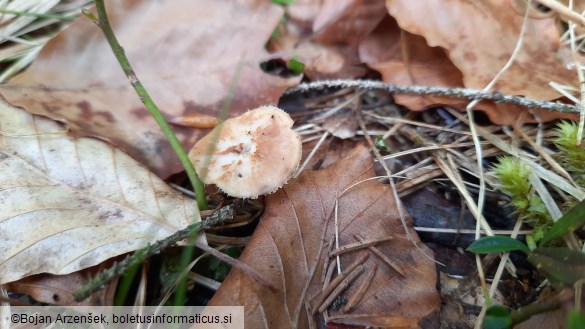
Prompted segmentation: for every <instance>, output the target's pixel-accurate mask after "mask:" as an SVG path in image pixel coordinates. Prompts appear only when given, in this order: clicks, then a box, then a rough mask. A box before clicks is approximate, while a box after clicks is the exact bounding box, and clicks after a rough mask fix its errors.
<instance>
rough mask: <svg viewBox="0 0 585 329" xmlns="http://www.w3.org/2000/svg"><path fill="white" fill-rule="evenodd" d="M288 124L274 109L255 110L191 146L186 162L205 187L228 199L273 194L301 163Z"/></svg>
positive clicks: (297, 143) (290, 123) (284, 115)
mask: <svg viewBox="0 0 585 329" xmlns="http://www.w3.org/2000/svg"><path fill="white" fill-rule="evenodd" d="M293 123H294V122H293V120H292V119H291V118H290V116H289V115H288V114H287V113H286V112H284V111H283V110H281V109H279V108H277V107H274V106H262V107H259V108H257V109H254V110H251V111H249V112H246V113H244V114H242V115H240V116H239V117H235V118H231V119H228V120H226V121H225V122H224V123H223V125H222V126H218V127H216V128H215V129H213V130H212V131H211V132H210V133H209V134H207V136H205V137H203V138H202V139H201V140H199V141H198V142H197V144H195V146H194V147H193V148H192V149H191V151H190V152H189V158H190V159H191V161H192V162H193V165H194V166H195V169H196V170H197V173H199V175H200V176H201V177H202V179H203V181H204V182H205V183H206V184H215V185H217V186H218V187H219V188H220V189H222V190H223V191H224V192H225V193H227V194H228V195H231V196H234V197H240V198H256V197H258V196H259V195H262V194H268V193H272V192H274V191H276V190H277V189H279V188H280V187H281V186H283V185H284V184H285V183H286V182H287V181H288V179H289V178H290V177H291V176H292V175H293V174H294V172H295V170H296V169H297V167H298V165H299V162H300V160H301V147H302V143H301V138H300V136H299V135H298V134H297V133H295V132H294V131H293V130H292V129H291V128H292V126H293ZM218 129H221V132H220V134H219V137H216V134H217V133H216V131H217V130H218ZM214 138H217V141H214ZM214 142H216V143H215V151H214V152H213V155H212V156H209V151H210V149H211V143H214Z"/></svg>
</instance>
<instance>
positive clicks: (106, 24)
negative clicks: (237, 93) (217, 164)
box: [84, 0, 207, 210]
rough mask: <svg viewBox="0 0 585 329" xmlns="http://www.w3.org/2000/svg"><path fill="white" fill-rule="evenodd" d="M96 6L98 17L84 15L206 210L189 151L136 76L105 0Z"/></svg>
mask: <svg viewBox="0 0 585 329" xmlns="http://www.w3.org/2000/svg"><path fill="white" fill-rule="evenodd" d="M95 7H96V9H97V15H98V16H97V18H96V17H95V16H93V15H92V14H91V13H89V12H86V11H84V15H85V16H86V17H88V18H90V19H92V20H93V22H94V23H96V24H97V26H99V28H100V29H101V30H102V32H103V33H104V36H105V37H106V40H107V41H108V44H109V45H110V47H111V48H112V52H113V53H114V56H116V59H117V60H118V63H119V64H120V67H121V68H122V71H124V73H125V74H126V77H128V80H129V81H130V84H131V85H132V87H134V90H135V91H136V94H137V95H138V97H139V98H140V101H141V102H142V103H143V104H144V106H145V107H146V109H147V110H148V112H150V114H151V115H152V117H153V118H154V120H155V121H156V123H158V125H159V126H160V129H161V130H162V132H163V133H164V135H165V137H166V138H167V140H168V141H169V143H170V144H171V146H172V148H173V150H174V151H175V152H176V153H177V156H178V157H179V159H180V160H181V163H182V164H183V167H185V171H186V172H187V176H189V180H190V181H191V184H192V185H193V189H194V190H195V193H196V198H197V206H198V207H199V209H200V210H206V209H207V200H206V198H205V187H204V185H203V182H202V181H201V180H200V179H199V177H198V176H197V173H196V172H195V168H194V167H193V164H192V163H191V160H189V157H188V156H187V153H186V152H185V150H184V149H183V146H182V145H181V142H179V139H178V138H177V136H176V135H175V133H174V132H173V129H172V128H171V126H170V125H169V124H168V122H167V121H166V120H165V118H164V116H163V115H162V113H161V112H160V110H159V109H158V106H157V105H156V104H155V102H154V101H153V100H152V98H151V97H150V94H149V93H148V91H147V90H146V88H145V87H144V86H143V85H142V82H140V80H138V77H137V76H136V73H135V72H134V69H133V68H132V65H130V61H129V60H128V57H126V53H125V51H124V48H122V46H121V45H120V43H119V42H118V39H117V38H116V35H114V31H113V30H112V26H111V25H110V21H109V19H108V16H107V14H106V6H105V5H104V1H103V0H96V1H95Z"/></svg>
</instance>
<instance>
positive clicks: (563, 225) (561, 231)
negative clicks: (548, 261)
mask: <svg viewBox="0 0 585 329" xmlns="http://www.w3.org/2000/svg"><path fill="white" fill-rule="evenodd" d="M583 225H585V200H582V201H581V202H579V203H578V204H576V205H575V206H574V207H573V208H571V209H569V211H567V212H566V213H565V214H564V215H563V216H562V217H561V218H559V220H558V221H557V222H556V223H554V224H553V226H552V227H551V228H550V229H549V230H548V232H546V234H545V235H544V237H543V238H542V240H541V241H540V244H541V245H544V244H545V243H547V242H549V241H551V240H554V239H558V238H560V237H562V236H564V235H565V234H567V233H570V232H573V231H574V230H576V229H578V228H579V227H581V226H583Z"/></svg>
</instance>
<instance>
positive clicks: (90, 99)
mask: <svg viewBox="0 0 585 329" xmlns="http://www.w3.org/2000/svg"><path fill="white" fill-rule="evenodd" d="M106 5H107V7H108V13H109V14H108V15H109V17H110V19H111V20H112V25H113V29H114V31H115V33H116V35H117V37H118V39H119V40H120V43H121V44H122V46H124V48H125V50H126V54H127V55H128V57H129V59H130V61H131V63H132V65H133V67H134V69H135V70H136V73H137V75H138V77H139V79H141V81H142V82H143V83H144V85H145V86H146V88H147V89H148V90H149V92H150V93H151V96H152V97H153V99H154V100H155V101H156V102H157V104H158V106H159V107H160V109H161V111H163V113H164V114H165V115H167V116H169V117H178V116H183V115H189V114H191V113H196V112H197V113H202V114H208V115H213V116H216V115H217V114H218V112H219V109H220V108H221V106H222V105H223V103H224V102H225V100H226V97H227V96H228V89H229V86H230V84H231V82H232V80H233V79H234V78H235V74H236V71H237V68H238V66H240V65H241V66H242V73H241V76H240V78H239V80H238V85H237V90H236V93H235V98H234V102H233V104H232V106H231V112H232V113H233V114H238V113H242V112H243V111H245V110H248V109H251V108H255V107H257V106H258V105H264V104H276V103H277V101H278V98H279V97H280V95H281V93H282V92H283V91H284V89H285V88H287V87H289V86H291V85H293V84H296V83H297V82H298V80H299V78H292V79H282V78H278V77H275V76H271V75H268V74H266V73H264V72H263V71H262V70H261V68H260V63H261V62H262V61H265V60H267V59H268V58H269V54H268V53H267V52H266V50H265V49H264V44H265V43H266V41H268V39H269V38H270V35H271V33H272V31H273V30H274V28H275V27H276V25H277V24H278V22H279V20H280V18H281V17H282V15H283V10H282V9H281V7H279V6H276V5H274V4H272V3H271V2H270V1H266V0H243V1H229V0H203V1H188V0H177V1H154V0H149V1H132V2H129V1H123V0H111V1H107V4H106ZM0 91H1V93H2V94H3V95H4V97H5V98H6V99H7V100H8V101H9V102H10V103H11V104H14V105H17V106H22V107H24V108H26V109H27V110H28V111H30V112H32V113H36V114H45V115H48V116H50V117H51V118H54V119H63V120H65V121H66V122H67V123H68V125H69V127H70V128H71V129H72V130H74V131H75V132H76V133H78V134H82V135H90V136H99V137H102V138H106V139H109V140H110V141H112V142H113V143H114V144H115V145H117V146H119V147H121V148H122V149H123V150H125V151H126V152H128V153H129V154H130V155H131V156H133V157H134V158H135V159H137V160H139V161H140V162H141V163H143V164H145V165H147V166H148V167H150V168H151V169H152V170H153V171H154V172H155V173H156V174H157V175H159V176H161V177H163V178H166V177H168V176H169V175H170V174H173V173H176V172H178V171H181V170H182V166H181V164H180V162H179V160H178V158H177V157H176V155H175V154H174V152H173V151H172V149H171V148H170V146H169V143H168V142H167V141H166V139H165V138H164V136H163V135H162V133H161V132H160V129H159V127H158V126H157V125H156V123H155V121H154V120H153V119H152V118H151V117H150V115H149V114H148V112H147V111H146V110H145V109H144V107H143V105H142V103H141V102H140V100H139V99H138V96H136V94H135V92H134V90H133V89H132V88H131V86H130V84H129V83H128V79H127V78H126V77H125V76H124V74H123V73H122V70H121V69H120V67H119V65H118V63H117V62H116V60H115V58H114V55H113V54H112V51H111V50H110V48H109V46H108V44H107V43H106V41H105V38H104V37H103V35H102V32H101V31H100V30H99V29H98V27H96V25H95V24H94V23H93V22H91V21H90V20H89V19H87V18H84V17H82V18H80V19H79V20H78V21H76V22H74V23H73V24H72V25H71V26H70V27H68V28H67V29H66V30H64V31H63V32H61V33H60V34H59V35H58V36H57V37H56V38H55V39H54V40H52V41H50V42H49V43H48V44H47V45H46V47H45V48H44V49H43V51H42V52H41V53H40V55H39V57H38V59H37V60H36V61H35V63H34V64H33V65H32V67H31V68H30V69H29V70H28V71H26V72H25V73H23V74H21V75H19V76H17V77H15V78H13V79H12V80H10V82H9V83H8V85H5V86H3V87H2V88H1V89H0ZM176 132H177V134H178V137H179V139H180V140H181V142H182V143H183V145H184V146H185V147H186V148H187V147H190V146H192V145H193V144H194V142H195V141H196V140H197V139H198V138H199V137H201V134H202V132H201V131H196V130H194V129H187V128H179V127H177V129H176Z"/></svg>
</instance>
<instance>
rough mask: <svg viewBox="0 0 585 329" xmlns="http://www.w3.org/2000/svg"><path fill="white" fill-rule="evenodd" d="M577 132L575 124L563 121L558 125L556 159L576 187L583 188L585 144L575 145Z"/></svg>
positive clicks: (584, 178) (584, 179) (582, 142)
mask: <svg viewBox="0 0 585 329" xmlns="http://www.w3.org/2000/svg"><path fill="white" fill-rule="evenodd" d="M577 131H578V126H577V123H575V122H571V121H563V122H561V123H559V124H558V125H557V130H556V131H555V135H556V141H555V145H556V146H557V147H558V148H559V150H560V152H559V154H558V155H557V157H558V158H559V159H560V162H561V163H562V164H563V167H564V168H565V170H567V172H569V173H570V174H571V175H572V176H573V179H574V180H575V182H576V183H577V184H578V185H580V186H584V185H585V165H584V164H585V142H584V141H583V140H582V141H581V144H580V145H577Z"/></svg>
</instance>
